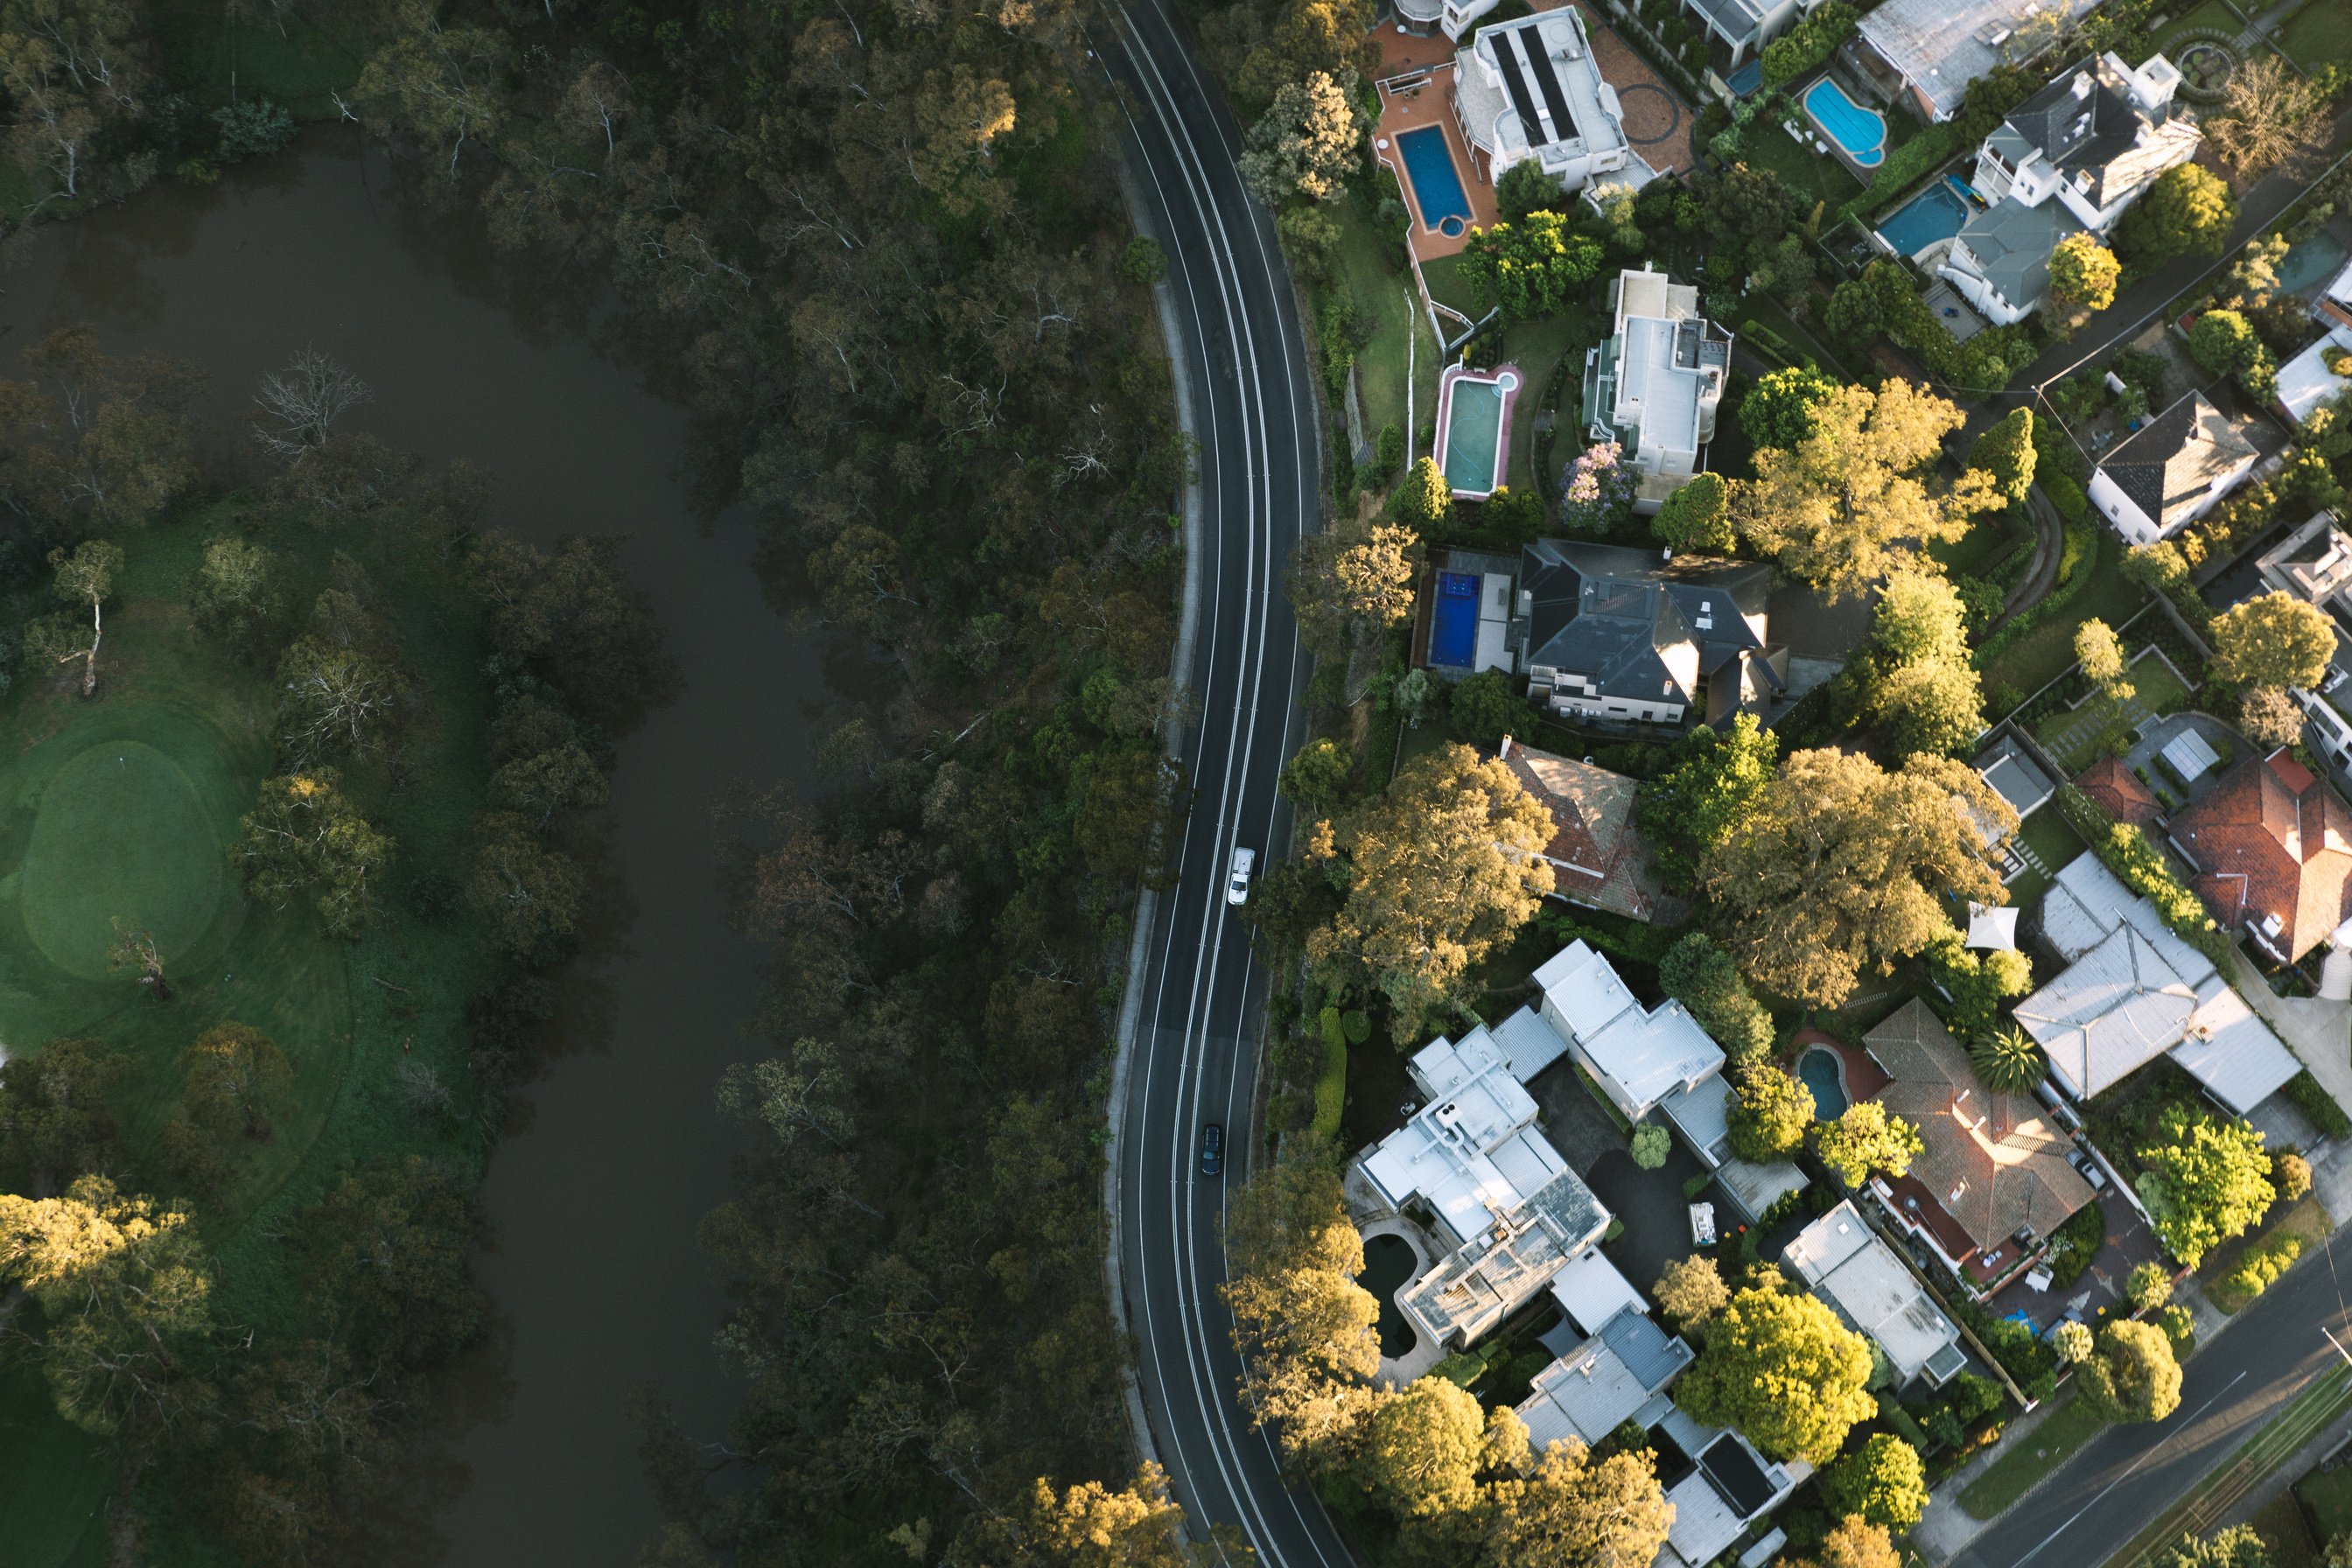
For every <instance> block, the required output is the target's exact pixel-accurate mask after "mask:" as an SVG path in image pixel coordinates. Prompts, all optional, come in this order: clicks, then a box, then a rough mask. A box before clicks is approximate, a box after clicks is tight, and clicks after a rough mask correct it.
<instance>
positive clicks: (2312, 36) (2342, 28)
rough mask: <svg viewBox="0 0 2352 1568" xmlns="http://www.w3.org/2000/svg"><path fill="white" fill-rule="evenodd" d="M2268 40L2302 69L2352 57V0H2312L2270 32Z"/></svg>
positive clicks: (2343, 60) (2339, 61)
mask: <svg viewBox="0 0 2352 1568" xmlns="http://www.w3.org/2000/svg"><path fill="white" fill-rule="evenodd" d="M2271 42H2272V43H2273V45H2275V46H2276V47H2278V49H2279V50H2280V52H2281V53H2283V54H2284V55H2285V56H2286V57H2287V58H2289V59H2291V60H2293V61H2294V63H2295V64H2297V65H2299V66H2301V67H2302V68H2304V69H2305V70H2317V69H2318V68H2320V67H2321V66H2324V65H2339V64H2342V63H2344V62H2345V61H2347V60H2352V4H2347V0H2311V4H2310V5H2305V7H2304V8H2303V9H2302V10H2300V11H2297V12H2296V13H2295V14H2294V16H2290V17H2288V18H2287V22H2286V26H2283V27H2281V28H2280V29H2279V30H2278V31H2277V32H2275V33H2273V34H2272V35H2271Z"/></svg>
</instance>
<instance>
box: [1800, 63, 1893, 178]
mask: <svg viewBox="0 0 2352 1568" xmlns="http://www.w3.org/2000/svg"><path fill="white" fill-rule="evenodd" d="M1805 112H1806V113H1807V114H1810V115H1811V116H1812V118H1813V123H1814V124H1816V125H1818V126H1820V127H1821V128H1822V135H1824V136H1826V137H1828V138H1829V139H1830V140H1831V141H1832V142H1836V143H1837V144H1838V145H1839V146H1841V147H1843V148H1844V149H1845V155H1846V156H1847V157H1849V158H1851V159H1853V161H1854V163H1855V164H1856V165H1857V166H1858V167H1861V168H1864V169H1875V168H1876V167H1878V165H1879V164H1881V163H1885V162H1886V116H1885V115H1883V114H1881V113H1879V112H1878V111H1877V110H1874V109H1864V107H1863V106H1862V105H1860V104H1858V103H1856V102H1855V101H1854V100H1852V99H1850V98H1848V97H1847V96H1846V95H1845V89H1843V88H1842V87H1840V86H1839V85H1838V84H1837V83H1835V82H1833V81H1832V80H1831V79H1829V78H1827V77H1823V78H1822V79H1821V80H1819V81H1817V82H1815V83H1813V85H1812V86H1811V87H1809V88H1807V89H1805Z"/></svg>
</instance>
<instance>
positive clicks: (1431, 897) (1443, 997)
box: [1307, 745, 1552, 1043]
mask: <svg viewBox="0 0 2352 1568" xmlns="http://www.w3.org/2000/svg"><path fill="white" fill-rule="evenodd" d="M1551 834H1552V827H1551V817H1550V815H1549V812H1547V811H1546V810H1545V808H1544V806H1543V805H1542V803H1541V802H1539V801H1538V800H1536V799H1535V797H1534V796H1532V795H1528V792H1527V789H1526V787H1525V786H1524V785H1522V784H1520V783H1519V781H1518V778H1517V775H1516V774H1514V773H1512V772H1511V770H1510V769H1509V768H1508V767H1507V766H1505V765H1504V764H1503V763H1500V762H1493V761H1489V762H1483V763H1482V762H1480V761H1479V760H1478V755H1477V753H1476V752H1473V751H1471V750H1470V749H1469V748H1468V747H1467V746H1454V745H1448V746H1442V747H1440V748H1438V749H1437V750H1436V751H1433V752H1424V753H1423V754H1422V755H1421V756H1418V757H1416V758H1414V759H1413V760H1412V761H1411V762H1409V763H1406V764H1405V765H1404V767H1403V768H1402V770H1401V771H1400V772H1399V773H1398V774H1397V776H1396V780H1395V782H1394V783H1392V784H1390V786H1389V789H1388V793H1387V794H1385V795H1381V796H1380V797H1378V798H1376V799H1374V800H1371V801H1368V802H1367V803H1365V805H1363V806H1361V807H1360V808H1359V809H1358V810H1356V811H1355V812H1353V813H1351V814H1350V815H1349V816H1346V817H1343V818H1341V819H1340V820H1339V823H1338V824H1336V825H1335V826H1333V827H1332V828H1331V829H1329V830H1328V831H1327V832H1326V833H1325V834H1324V835H1323V836H1322V837H1321V838H1320V839H1314V838H1310V841H1309V846H1308V848H1307V856H1308V858H1310V859H1316V858H1332V857H1336V858H1338V859H1339V861H1340V863H1341V865H1342V866H1343V867H1344V868H1345V875H1346V879H1347V893H1346V898H1345V900H1344V902H1343V903H1342V905H1341V907H1340V910H1339V915H1338V917H1337V918H1336V919H1335V920H1333V921H1332V922H1331V924H1330V925H1329V926H1328V927H1326V928H1324V929H1323V930H1321V931H1317V932H1315V933H1314V934H1313V935H1312V936H1310V937H1309V939H1308V942H1307V952H1308V955H1309V956H1310V957H1311V958H1312V959H1313V961H1314V963H1315V964H1316V966H1317V968H1318V970H1319V971H1321V972H1322V973H1326V974H1327V975H1329V976H1332V977H1334V978H1336V979H1340V980H1353V979H1356V978H1361V979H1364V980H1367V981H1369V982H1370V984H1373V985H1374V986H1376V987H1378V988H1379V990H1380V991H1381V993H1382V994H1384V995H1386V996H1387V998H1388V1001H1389V1005H1390V1008H1391V1016H1392V1018H1393V1027H1394V1029H1395V1031H1396V1036H1397V1038H1398V1040H1399V1041H1400V1043H1402V1042H1403V1041H1406V1040H1410V1039H1412V1038H1414V1037H1416V1036H1417V1035H1418V1033H1419V1032H1420V1030H1421V1029H1422V1028H1423V1026H1424V1025H1426V1024H1428V1023H1430V1022H1432V1021H1433V1020H1435V1019H1438V1018H1440V1017H1443V1016H1445V1012H1446V1009H1447V1007H1448V1006H1449V1005H1450V1004H1449V1002H1448V1000H1447V999H1448V997H1449V996H1450V995H1451V994H1452V992H1453V990H1454V987H1455V986H1456V985H1457V984H1459V983H1460V981H1461V979H1462V977H1463V975H1464V973H1465V972H1466V971H1467V970H1468V968H1469V966H1470V965H1471V964H1473V963H1476V962H1477V961H1478V960H1479V959H1480V958H1481V957H1483V956H1485V955H1486V953H1487V952H1489V951H1491V950H1492V949H1493V948H1494V947H1495V946H1496V944H1497V943H1499V942H1507V941H1508V940H1510V938H1511V936H1512V935H1513V933H1515V932H1516V931H1517V930H1518V928H1519V927H1520V926H1521V925H1524V924H1525V923H1526V922H1527V921H1528V919H1529V917H1531V916H1532V915H1534V913H1535V912H1536V909H1537V906H1538V903H1539V901H1540V900H1542V898H1543V895H1544V894H1546V893H1548V892H1549V891H1550V890H1551V885H1552V872H1551V866H1550V864H1549V862H1548V861H1546V860H1545V859H1543V858H1542V855H1541V851H1542V849H1543V847H1544V846H1545V845H1547V844H1549V842H1550V841H1551Z"/></svg>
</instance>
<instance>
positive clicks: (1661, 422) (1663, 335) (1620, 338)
mask: <svg viewBox="0 0 2352 1568" xmlns="http://www.w3.org/2000/svg"><path fill="white" fill-rule="evenodd" d="M1610 296H1611V300H1610V302H1611V305H1612V309H1613V310H1615V312H1616V326H1615V330H1614V331H1613V332H1612V334H1611V336H1610V337H1609V338H1608V339H1607V340H1606V341H1605V342H1602V343H1601V344H1600V346H1598V347H1597V348H1592V349H1589V350H1587V351H1586V353H1585V367H1584V389H1585V399H1584V406H1585V408H1586V410H1587V411H1588V412H1589V414H1590V415H1591V421H1592V423H1591V428H1590V429H1589V430H1588V431H1587V432H1586V434H1587V435H1588V436H1589V437H1591V439H1592V440H1594V441H1614V442H1616V443H1617V445H1618V447H1619V448H1620V452H1619V456H1618V461H1619V463H1621V464H1622V465H1624V466H1626V467H1629V468H1633V470H1634V471H1635V472H1636V473H1637V474H1638V475H1639V476H1640V482H1639V488H1638V489H1636V490H1635V491H1634V496H1633V510H1635V511H1638V512H1644V513H1648V512H1654V511H1656V510H1658V509H1659V508H1660V507H1662V506H1664V504H1665V501H1666V498H1667V497H1668V496H1671V495H1673V494H1674V493H1675V491H1676V490H1677V489H1681V488H1682V486H1683V482H1684V481H1685V480H1686V479H1689V478H1690V477H1691V476H1692V475H1693V474H1696V473H1697V472H1699V471H1700V470H1701V469H1703V468H1706V448H1707V443H1709V442H1711V441H1713V440H1714V439H1715V424H1716V414H1717V410H1718V409H1719V408H1720V406H1721V405H1722V403H1723V388H1724V382H1725V380H1726V379H1727V377H1728V376H1729V374H1730V370H1731V334H1730V333H1729V332H1727V331H1724V330H1723V329H1722V328H1721V327H1719V326H1717V324H1716V323H1715V322H1713V321H1709V320H1707V318H1706V316H1704V315H1702V314H1701V313H1700V310H1699V301H1698V290H1697V289H1696V288H1694V287H1692V286H1691V285H1689V284H1686V283H1676V282H1675V281H1674V280H1673V279H1670V278H1668V277H1667V276H1666V275H1665V274H1664V273H1663V272H1654V271H1651V270H1650V269H1648V268H1638V267H1628V268H1625V269H1624V270H1622V272H1620V273H1619V274H1618V275H1617V280H1616V281H1615V282H1614V283H1612V284H1611V285H1610Z"/></svg>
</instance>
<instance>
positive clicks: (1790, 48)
mask: <svg viewBox="0 0 2352 1568" xmlns="http://www.w3.org/2000/svg"><path fill="white" fill-rule="evenodd" d="M1860 21H1861V18H1860V17H1859V16H1856V15H1855V13H1854V9H1853V6H1851V5H1844V4H1843V3H1842V0H1827V4H1825V5H1822V8H1821V9H1820V10H1818V11H1815V12H1814V13H1813V14H1812V15H1811V16H1808V17H1806V18H1805V19H1804V20H1803V21H1801V22H1800V23H1798V24H1797V25H1796V26H1793V27H1791V28H1790V29H1789V32H1788V35H1787V36H1786V37H1781V38H1777V39H1775V40H1774V41H1772V42H1771V43H1769V44H1767V45H1765V46H1764V58H1763V59H1762V60H1761V61H1760V62H1759V69H1760V70H1761V72H1762V75H1763V79H1764V85H1765V86H1766V87H1780V86H1781V85H1782V84H1783V83H1786V82H1791V81H1794V80H1796V79H1797V78H1799V77H1801V76H1802V75H1804V74H1805V73H1806V72H1807V71H1809V70H1811V69H1812V68H1814V67H1815V66H1817V65H1819V64H1821V63H1822V61H1823V60H1825V59H1827V58H1830V51H1831V50H1832V49H1834V48H1836V47H1838V46H1839V45H1840V44H1843V43H1844V42H1845V41H1846V40H1847V39H1848V38H1851V37H1853V31H1854V28H1855V26H1857V25H1859V23H1860Z"/></svg>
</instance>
